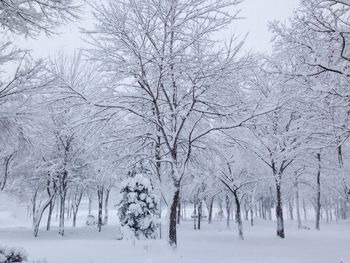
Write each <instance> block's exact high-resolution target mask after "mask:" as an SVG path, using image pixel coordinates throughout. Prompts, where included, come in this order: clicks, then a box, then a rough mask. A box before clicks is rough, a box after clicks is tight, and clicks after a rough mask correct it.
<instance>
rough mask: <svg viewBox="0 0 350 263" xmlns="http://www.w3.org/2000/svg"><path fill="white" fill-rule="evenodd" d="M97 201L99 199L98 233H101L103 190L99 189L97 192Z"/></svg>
mask: <svg viewBox="0 0 350 263" xmlns="http://www.w3.org/2000/svg"><path fill="white" fill-rule="evenodd" d="M97 197H98V198H97V199H98V220H97V227H98V232H101V230H102V224H103V221H102V208H103V188H99V189H98V190H97Z"/></svg>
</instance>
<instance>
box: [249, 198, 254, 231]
mask: <svg viewBox="0 0 350 263" xmlns="http://www.w3.org/2000/svg"><path fill="white" fill-rule="evenodd" d="M250 225H251V226H253V225H254V211H253V197H252V196H250Z"/></svg>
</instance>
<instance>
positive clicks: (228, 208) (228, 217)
mask: <svg viewBox="0 0 350 263" xmlns="http://www.w3.org/2000/svg"><path fill="white" fill-rule="evenodd" d="M225 198H226V199H225V200H226V213H227V217H226V226H227V228H229V227H230V214H231V200H230V197H229V196H228V195H226V197H225Z"/></svg>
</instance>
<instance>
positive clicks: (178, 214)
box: [176, 198, 181, 224]
mask: <svg viewBox="0 0 350 263" xmlns="http://www.w3.org/2000/svg"><path fill="white" fill-rule="evenodd" d="M180 218H181V200H180V198H179V202H177V218H176V219H177V220H176V221H177V224H180Z"/></svg>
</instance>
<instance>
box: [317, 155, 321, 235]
mask: <svg viewBox="0 0 350 263" xmlns="http://www.w3.org/2000/svg"><path fill="white" fill-rule="evenodd" d="M317 160H318V171H317V180H316V181H317V196H316V229H317V230H320V217H321V154H320V153H318V154H317Z"/></svg>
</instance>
